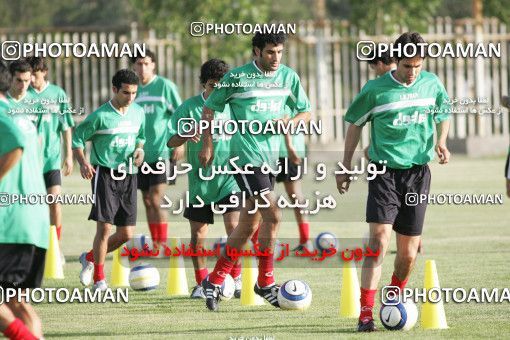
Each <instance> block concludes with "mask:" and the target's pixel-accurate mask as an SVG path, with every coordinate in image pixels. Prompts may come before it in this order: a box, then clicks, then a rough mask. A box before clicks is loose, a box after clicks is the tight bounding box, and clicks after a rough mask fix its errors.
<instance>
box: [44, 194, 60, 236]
mask: <svg viewBox="0 0 510 340" xmlns="http://www.w3.org/2000/svg"><path fill="white" fill-rule="evenodd" d="M46 192H47V193H48V194H49V195H54V196H57V195H60V193H61V192H62V190H61V186H60V185H54V186H51V187H49V188H47V189H46ZM49 206H50V224H51V225H54V226H56V227H57V237H58V239H59V240H60V233H61V228H62V205H61V204H60V203H52V204H49Z"/></svg>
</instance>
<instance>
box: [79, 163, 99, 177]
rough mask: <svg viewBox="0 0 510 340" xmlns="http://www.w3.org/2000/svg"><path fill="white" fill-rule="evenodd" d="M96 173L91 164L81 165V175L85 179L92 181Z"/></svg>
mask: <svg viewBox="0 0 510 340" xmlns="http://www.w3.org/2000/svg"><path fill="white" fill-rule="evenodd" d="M95 173H96V170H95V169H94V167H93V166H92V165H90V163H83V164H81V165H80V174H81V177H82V178H84V179H92V176H94V174H95Z"/></svg>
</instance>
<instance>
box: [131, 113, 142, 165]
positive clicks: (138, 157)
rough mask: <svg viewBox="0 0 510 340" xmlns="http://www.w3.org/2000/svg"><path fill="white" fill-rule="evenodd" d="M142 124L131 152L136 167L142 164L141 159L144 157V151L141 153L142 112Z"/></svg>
mask: <svg viewBox="0 0 510 340" xmlns="http://www.w3.org/2000/svg"><path fill="white" fill-rule="evenodd" d="M141 117H142V124H140V128H139V129H138V135H137V136H136V140H135V143H136V148H135V151H134V152H133V158H134V161H135V165H136V166H141V165H142V163H143V158H144V157H145V151H143V146H144V144H145V114H144V113H143V112H142V115H141Z"/></svg>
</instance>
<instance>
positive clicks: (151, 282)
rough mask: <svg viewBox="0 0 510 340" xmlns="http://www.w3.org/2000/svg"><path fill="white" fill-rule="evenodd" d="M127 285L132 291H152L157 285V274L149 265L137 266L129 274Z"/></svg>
mask: <svg viewBox="0 0 510 340" xmlns="http://www.w3.org/2000/svg"><path fill="white" fill-rule="evenodd" d="M129 285H130V286H131V288H133V289H134V290H142V291H144V290H153V289H156V288H157V287H158V285H159V272H158V270H157V269H156V268H154V266H152V265H150V264H139V265H137V266H135V267H133V268H131V271H130V272H129Z"/></svg>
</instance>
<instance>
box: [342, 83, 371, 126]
mask: <svg viewBox="0 0 510 340" xmlns="http://www.w3.org/2000/svg"><path fill="white" fill-rule="evenodd" d="M368 84H369V83H367V84H366V85H365V86H364V87H363V88H362V89H361V92H360V93H358V95H357V96H356V97H355V98H354V101H353V102H352V103H351V105H350V106H349V108H348V109H347V112H346V113H345V121H346V122H349V123H351V124H354V125H356V126H364V125H365V124H366V122H368V121H370V120H372V109H373V108H374V107H375V100H374V96H373V95H372V93H371V91H369V87H368Z"/></svg>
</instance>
